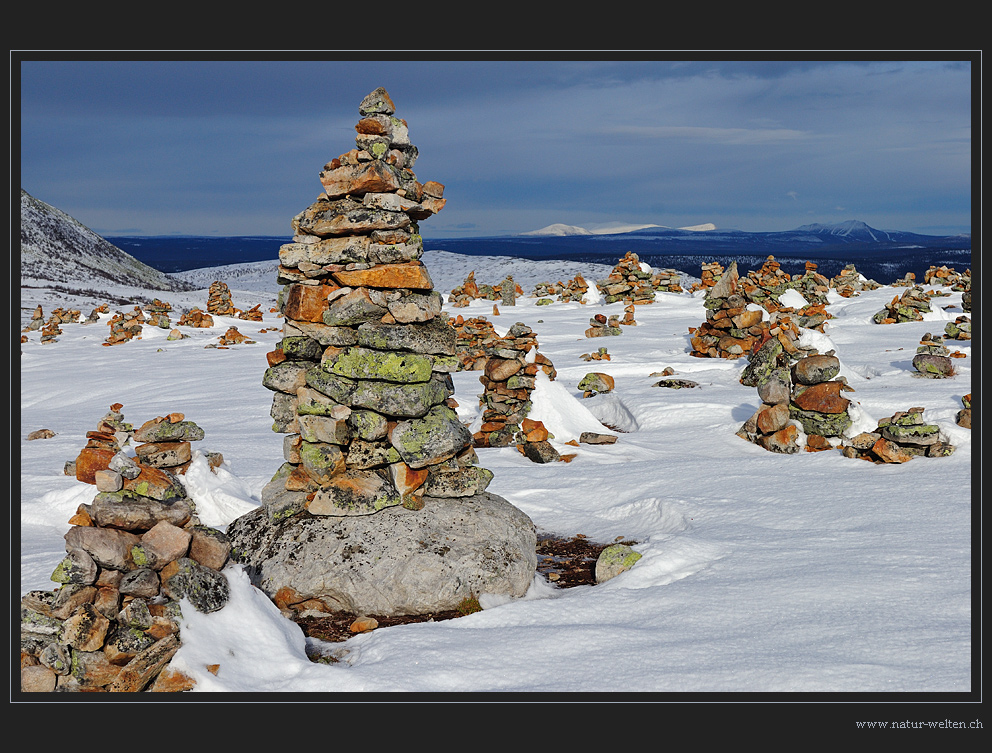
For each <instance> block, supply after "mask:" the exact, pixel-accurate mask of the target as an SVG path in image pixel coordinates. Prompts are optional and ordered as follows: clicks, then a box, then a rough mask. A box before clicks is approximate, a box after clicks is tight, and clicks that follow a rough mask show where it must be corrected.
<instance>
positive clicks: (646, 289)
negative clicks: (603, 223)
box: [596, 251, 655, 305]
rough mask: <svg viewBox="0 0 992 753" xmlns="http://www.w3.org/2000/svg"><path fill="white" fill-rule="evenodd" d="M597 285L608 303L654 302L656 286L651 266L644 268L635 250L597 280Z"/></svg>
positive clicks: (638, 303)
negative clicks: (653, 281) (602, 277)
mask: <svg viewBox="0 0 992 753" xmlns="http://www.w3.org/2000/svg"><path fill="white" fill-rule="evenodd" d="M644 266H647V265H644ZM596 287H597V288H599V292H600V293H602V294H603V299H604V300H605V302H606V303H616V302H617V301H624V300H629V301H630V302H632V303H633V304H634V305H641V304H646V303H654V294H655V287H654V285H653V284H652V273H651V271H650V268H648V269H644V268H643V266H642V265H641V260H640V258H639V257H638V256H637V254H635V253H634V252H633V251H628V252H627V253H626V254H624V256H623V258H622V259H620V261H618V262H617V264H616V266H614V267H613V269H612V270H611V272H610V274H609V275H608V276H607V277H605V278H604V279H602V280H597V281H596Z"/></svg>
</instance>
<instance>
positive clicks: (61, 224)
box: [21, 189, 191, 319]
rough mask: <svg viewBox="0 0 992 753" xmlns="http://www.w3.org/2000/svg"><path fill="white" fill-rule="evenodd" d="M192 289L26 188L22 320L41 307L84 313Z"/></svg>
mask: <svg viewBox="0 0 992 753" xmlns="http://www.w3.org/2000/svg"><path fill="white" fill-rule="evenodd" d="M190 289H191V288H190V286H189V284H187V283H186V282H184V281H182V280H179V279H176V278H172V277H169V276H168V275H166V274H164V273H162V272H160V271H158V270H157V269H154V268H152V267H150V266H148V265H147V264H144V263H142V262H140V261H138V260H137V259H135V258H134V257H133V256H131V255H130V254H127V253H125V252H124V251H121V250H120V249H119V248H117V247H116V246H114V245H113V244H111V243H109V242H108V241H106V240H105V239H103V238H101V237H100V236H99V235H97V234H96V233H94V232H93V231H92V230H90V229H89V228H87V227H86V226H85V225H83V224H82V223H80V222H79V221H77V220H76V219H74V218H72V217H70V216H69V215H67V214H66V213H65V212H63V211H61V210H59V209H56V208H55V207H53V206H51V205H49V204H46V203H45V202H43V201H41V200H39V199H36V198H34V197H33V196H31V195H30V194H29V193H28V192H27V191H25V190H23V189H21V315H22V319H23V317H24V316H25V315H29V314H30V312H31V311H33V310H34V307H35V306H37V305H38V304H39V303H41V304H43V305H47V306H48V307H54V306H59V305H61V306H69V307H73V308H78V307H82V306H86V305H91V306H96V305H99V304H100V303H104V302H115V303H125V302H127V301H129V300H130V299H132V298H134V299H135V300H151V298H149V293H154V291H163V292H165V291H168V292H179V291H185V290H190ZM46 313H47V312H46ZM84 313H87V312H84Z"/></svg>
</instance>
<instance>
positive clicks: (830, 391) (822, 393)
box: [792, 382, 851, 413]
mask: <svg viewBox="0 0 992 753" xmlns="http://www.w3.org/2000/svg"><path fill="white" fill-rule="evenodd" d="M842 387H843V382H820V383H819V384H813V385H810V386H809V387H807V388H806V389H804V390H803V391H802V392H800V393H798V394H797V395H796V396H795V397H794V398H793V399H792V402H793V403H794V404H795V405H796V407H798V408H801V409H802V410H807V411H816V412H817V413H843V412H844V411H846V410H847V406H848V405H850V404H851V401H850V400H848V399H847V398H846V397H841V396H840V391H841V388H842Z"/></svg>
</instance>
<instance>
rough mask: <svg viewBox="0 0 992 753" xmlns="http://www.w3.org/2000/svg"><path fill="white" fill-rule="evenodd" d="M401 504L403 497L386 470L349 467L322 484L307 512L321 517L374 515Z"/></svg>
mask: <svg viewBox="0 0 992 753" xmlns="http://www.w3.org/2000/svg"><path fill="white" fill-rule="evenodd" d="M401 504H403V499H402V497H401V495H400V493H399V492H398V491H397V490H396V487H395V486H393V483H392V481H391V480H390V479H389V478H388V475H387V474H386V473H383V472H377V471H376V470H361V469H347V470H345V471H343V472H341V473H337V474H335V475H334V476H331V477H330V478H329V479H327V480H326V481H325V482H324V483H322V484H321V488H320V490H319V491H317V492H316V493H315V494H314V497H313V499H312V500H311V501H310V503H309V504H308V505H307V512H309V513H310V514H311V515H317V516H324V515H330V516H353V515H371V514H372V513H375V512H378V511H379V510H382V509H385V508H387V507H393V506H395V505H401Z"/></svg>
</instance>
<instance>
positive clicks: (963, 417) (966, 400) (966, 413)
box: [954, 392, 971, 429]
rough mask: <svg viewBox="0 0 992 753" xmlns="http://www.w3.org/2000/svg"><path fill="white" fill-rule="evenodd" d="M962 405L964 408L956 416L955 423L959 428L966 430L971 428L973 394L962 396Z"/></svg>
mask: <svg viewBox="0 0 992 753" xmlns="http://www.w3.org/2000/svg"><path fill="white" fill-rule="evenodd" d="M961 405H962V406H963V407H962V408H961V410H959V411H958V412H957V414H956V415H955V416H954V423H956V424H957V425H958V426H962V427H964V428H965V429H970V428H971V393H970V392H969V393H968V394H967V395H964V396H962V398H961Z"/></svg>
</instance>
